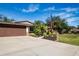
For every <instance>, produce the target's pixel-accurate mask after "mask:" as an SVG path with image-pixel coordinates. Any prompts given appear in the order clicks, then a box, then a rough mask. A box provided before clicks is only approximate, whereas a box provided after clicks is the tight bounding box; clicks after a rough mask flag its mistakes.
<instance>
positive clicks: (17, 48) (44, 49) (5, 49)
mask: <svg viewBox="0 0 79 59" xmlns="http://www.w3.org/2000/svg"><path fill="white" fill-rule="evenodd" d="M0 55H1V56H76V55H79V46H73V45H69V44H64V43H59V42H53V41H50V40H45V39H41V38H35V37H31V36H18V37H0Z"/></svg>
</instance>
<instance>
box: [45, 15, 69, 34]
mask: <svg viewBox="0 0 79 59" xmlns="http://www.w3.org/2000/svg"><path fill="white" fill-rule="evenodd" d="M46 23H47V26H49V27H50V28H51V29H54V30H56V31H58V32H59V33H62V31H63V29H68V24H67V22H66V20H65V19H61V18H60V17H59V16H56V17H52V16H51V17H49V18H48V19H47V20H46Z"/></svg>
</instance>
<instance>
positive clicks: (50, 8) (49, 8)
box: [44, 7, 55, 11]
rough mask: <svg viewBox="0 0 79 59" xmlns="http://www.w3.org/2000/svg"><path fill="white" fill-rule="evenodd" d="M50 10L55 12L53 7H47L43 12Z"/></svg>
mask: <svg viewBox="0 0 79 59" xmlns="http://www.w3.org/2000/svg"><path fill="white" fill-rule="evenodd" d="M50 10H55V7H48V8H46V9H44V11H50Z"/></svg>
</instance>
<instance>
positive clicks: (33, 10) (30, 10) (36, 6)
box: [22, 4, 39, 13]
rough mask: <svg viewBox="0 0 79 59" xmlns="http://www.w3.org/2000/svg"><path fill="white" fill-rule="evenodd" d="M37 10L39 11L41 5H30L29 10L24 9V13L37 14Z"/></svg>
mask: <svg viewBox="0 0 79 59" xmlns="http://www.w3.org/2000/svg"><path fill="white" fill-rule="evenodd" d="M37 10H39V5H38V4H30V5H29V6H28V8H24V9H22V11H23V12H27V13H28V12H35V11H37Z"/></svg>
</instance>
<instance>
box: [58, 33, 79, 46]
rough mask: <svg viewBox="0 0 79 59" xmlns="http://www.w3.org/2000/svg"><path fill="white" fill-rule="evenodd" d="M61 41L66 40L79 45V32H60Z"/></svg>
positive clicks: (65, 41)
mask: <svg viewBox="0 0 79 59" xmlns="http://www.w3.org/2000/svg"><path fill="white" fill-rule="evenodd" d="M59 42H64V43H68V44H72V45H78V46H79V34H60V35H59Z"/></svg>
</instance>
